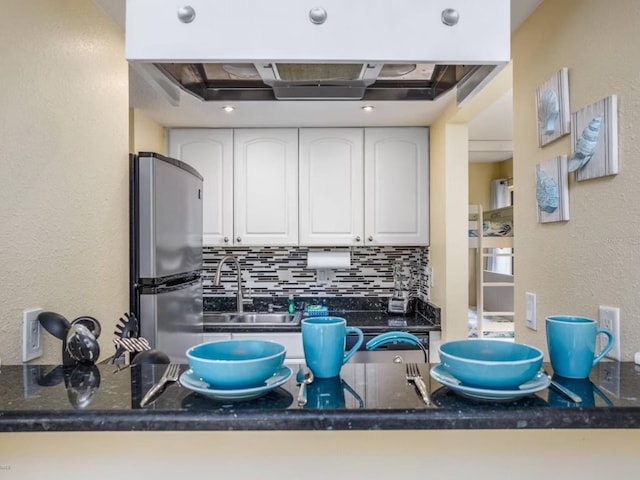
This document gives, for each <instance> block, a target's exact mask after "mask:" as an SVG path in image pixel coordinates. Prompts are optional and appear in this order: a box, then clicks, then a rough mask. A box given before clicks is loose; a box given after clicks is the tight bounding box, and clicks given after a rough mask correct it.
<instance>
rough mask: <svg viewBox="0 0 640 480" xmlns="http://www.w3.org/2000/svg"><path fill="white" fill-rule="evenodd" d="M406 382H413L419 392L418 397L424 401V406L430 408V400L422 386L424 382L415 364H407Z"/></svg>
mask: <svg viewBox="0 0 640 480" xmlns="http://www.w3.org/2000/svg"><path fill="white" fill-rule="evenodd" d="M406 378H407V381H409V382H413V384H414V385H415V386H416V388H417V389H418V391H419V392H420V396H421V397H422V400H423V401H424V403H425V405H428V406H431V405H432V403H431V399H430V398H429V392H428V391H427V387H426V385H425V384H424V380H423V378H422V375H420V370H418V365H417V364H415V363H407V374H406Z"/></svg>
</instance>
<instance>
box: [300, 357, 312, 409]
mask: <svg viewBox="0 0 640 480" xmlns="http://www.w3.org/2000/svg"><path fill="white" fill-rule="evenodd" d="M296 382H297V384H298V387H299V389H298V405H299V406H300V407H304V406H305V405H306V404H307V385H309V384H310V383H311V382H313V373H311V370H308V371H307V373H304V370H303V369H302V365H300V367H299V369H298V373H297V374H296Z"/></svg>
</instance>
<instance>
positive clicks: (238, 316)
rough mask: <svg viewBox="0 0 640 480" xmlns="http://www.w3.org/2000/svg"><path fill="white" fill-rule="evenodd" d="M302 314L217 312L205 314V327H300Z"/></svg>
mask: <svg viewBox="0 0 640 480" xmlns="http://www.w3.org/2000/svg"><path fill="white" fill-rule="evenodd" d="M300 317H301V315H300V312H297V313H296V314H295V315H289V314H288V313H285V312H276V313H256V312H241V313H240V312H215V313H205V314H204V323H205V325H230V324H233V325H236V324H242V325H256V326H258V325H261V326H264V325H298V324H300Z"/></svg>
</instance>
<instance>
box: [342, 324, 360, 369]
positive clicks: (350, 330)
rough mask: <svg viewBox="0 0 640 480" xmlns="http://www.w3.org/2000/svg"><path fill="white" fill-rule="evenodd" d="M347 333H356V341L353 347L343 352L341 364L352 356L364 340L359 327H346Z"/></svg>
mask: <svg viewBox="0 0 640 480" xmlns="http://www.w3.org/2000/svg"><path fill="white" fill-rule="evenodd" d="M349 333H355V334H357V335H358V341H357V342H356V344H355V345H354V346H353V347H351V350H349V351H348V352H347V353H345V354H344V358H343V359H342V364H343V365H344V364H345V363H347V362H348V361H349V359H350V358H351V357H353V354H354V353H356V351H357V350H358V349H359V348H360V346H361V345H362V342H364V334H363V333H362V330H360V329H359V328H357V327H347V335H348V334H349Z"/></svg>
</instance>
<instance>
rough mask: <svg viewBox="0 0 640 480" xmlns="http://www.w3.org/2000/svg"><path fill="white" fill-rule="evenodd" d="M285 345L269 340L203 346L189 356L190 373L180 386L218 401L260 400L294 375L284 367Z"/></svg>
mask: <svg viewBox="0 0 640 480" xmlns="http://www.w3.org/2000/svg"><path fill="white" fill-rule="evenodd" d="M285 355H286V349H285V347H284V345H281V344H279V343H276V342H269V341H265V340H227V341H220V342H208V343H202V344H200V345H196V346H194V347H191V348H190V349H189V350H187V352H186V356H187V360H188V362H189V366H190V367H191V368H190V369H189V370H187V371H186V372H184V373H183V374H182V376H181V377H180V383H181V384H182V385H183V386H185V387H187V388H189V389H191V390H194V391H196V392H198V393H200V394H202V395H205V396H207V397H211V398H215V399H218V400H234V401H235V400H248V399H251V398H256V397H259V396H261V395H264V394H265V393H268V392H270V391H271V390H273V389H275V388H277V387H278V386H280V385H282V384H283V383H285V382H286V381H287V380H288V379H289V378H290V377H291V374H292V371H291V369H290V368H289V367H287V366H284V365H283V363H284V359H285Z"/></svg>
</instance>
